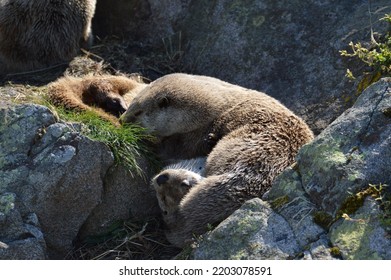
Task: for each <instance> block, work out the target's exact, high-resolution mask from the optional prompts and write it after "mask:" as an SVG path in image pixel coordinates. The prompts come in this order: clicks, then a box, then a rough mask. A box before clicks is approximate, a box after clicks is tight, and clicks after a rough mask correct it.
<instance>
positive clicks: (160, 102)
mask: <svg viewBox="0 0 391 280" xmlns="http://www.w3.org/2000/svg"><path fill="white" fill-rule="evenodd" d="M170 103H171V102H170V99H169V98H168V97H167V96H163V97H161V98H159V100H158V102H157V106H158V107H159V108H160V109H163V108H167V107H168V106H169V105H170Z"/></svg>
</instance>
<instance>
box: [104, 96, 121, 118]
mask: <svg viewBox="0 0 391 280" xmlns="http://www.w3.org/2000/svg"><path fill="white" fill-rule="evenodd" d="M102 108H103V110H105V111H106V112H107V113H109V114H112V115H114V116H116V117H120V116H121V115H122V114H123V113H125V111H126V109H127V106H126V103H125V100H124V99H123V98H121V97H107V98H106V99H105V100H104V101H103V103H102Z"/></svg>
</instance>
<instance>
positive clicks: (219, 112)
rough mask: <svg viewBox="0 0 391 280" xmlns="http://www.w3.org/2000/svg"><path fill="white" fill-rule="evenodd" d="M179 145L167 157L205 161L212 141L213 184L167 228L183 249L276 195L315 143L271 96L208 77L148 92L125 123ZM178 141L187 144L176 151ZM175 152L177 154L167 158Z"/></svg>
mask: <svg viewBox="0 0 391 280" xmlns="http://www.w3.org/2000/svg"><path fill="white" fill-rule="evenodd" d="M121 119H122V121H123V122H136V123H139V124H141V125H142V126H144V127H145V128H146V129H147V130H149V131H150V132H151V133H154V134H155V135H156V136H157V137H158V138H160V139H161V141H165V143H166V144H167V143H171V145H165V146H162V147H161V148H162V149H163V151H161V154H163V155H166V156H167V155H168V156H172V157H174V158H176V157H177V158H178V157H179V158H181V155H183V154H185V157H189V156H193V157H195V156H200V154H201V155H202V154H203V153H208V152H209V151H207V149H206V150H205V149H204V147H205V146H204V145H205V139H207V138H208V137H210V136H212V139H213V141H216V144H215V146H214V147H213V145H211V146H210V149H211V151H210V153H209V154H208V157H207V162H206V167H205V178H204V179H203V180H201V181H199V182H198V183H197V184H196V185H195V186H193V187H192V188H190V190H189V191H188V193H186V194H185V196H184V197H183V199H181V201H180V204H179V207H178V209H177V210H176V211H174V213H172V214H170V215H167V217H166V218H165V221H166V223H167V225H168V228H169V230H168V231H167V232H166V235H167V238H168V240H169V241H170V242H171V243H173V244H174V245H176V246H179V247H182V246H183V245H184V244H185V243H186V242H188V241H189V240H191V239H192V237H193V235H194V234H201V233H203V232H205V231H206V230H207V225H208V224H216V223H218V222H220V221H222V220H223V219H225V218H226V217H228V216H229V215H230V214H232V212H233V211H235V210H236V209H238V208H239V207H240V206H241V205H242V204H243V202H244V201H246V200H248V199H250V198H253V197H258V196H261V195H262V194H264V193H265V192H266V191H267V190H269V189H270V186H271V184H272V181H273V180H274V178H275V177H276V176H277V175H278V174H280V173H281V172H282V171H283V170H284V169H285V168H286V167H288V166H289V165H291V164H292V163H293V162H294V160H295V156H296V154H297V152H298V150H299V149H300V147H301V146H302V145H304V144H305V143H308V142H309V141H311V140H312V139H313V133H312V131H311V130H310V129H309V127H308V126H307V125H306V123H305V122H304V121H303V120H302V119H301V118H300V117H298V116H296V115H295V114H294V113H293V112H291V111H290V110H289V109H287V108H286V107H285V106H283V105H282V104H281V103H280V102H278V101H277V100H275V99H274V98H272V97H270V96H268V95H266V94H265V93H262V92H258V91H255V90H249V89H246V88H243V87H240V86H236V85H232V84H229V83H226V82H223V81H220V80H218V79H214V78H211V77H205V76H195V75H186V74H171V75H167V76H164V77H162V78H160V79H158V80H156V81H154V82H153V83H151V84H150V85H149V86H148V87H146V88H145V89H144V90H143V91H141V92H140V93H138V94H137V96H136V97H135V98H134V99H133V101H132V102H131V104H130V106H129V108H128V110H127V111H126V112H125V114H124V115H123V116H122V117H121ZM178 139H179V140H181V141H184V143H183V144H182V145H176V143H177V142H178ZM166 147H169V149H170V153H167V152H166V151H164V149H166Z"/></svg>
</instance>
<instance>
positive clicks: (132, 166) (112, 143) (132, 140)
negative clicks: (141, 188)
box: [55, 107, 157, 176]
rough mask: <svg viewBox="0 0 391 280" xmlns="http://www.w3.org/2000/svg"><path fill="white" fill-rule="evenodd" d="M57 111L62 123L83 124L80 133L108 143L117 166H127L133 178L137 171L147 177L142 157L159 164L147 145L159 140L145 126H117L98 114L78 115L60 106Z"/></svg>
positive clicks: (90, 112)
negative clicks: (141, 166) (141, 164)
mask: <svg viewBox="0 0 391 280" xmlns="http://www.w3.org/2000/svg"><path fill="white" fill-rule="evenodd" d="M55 110H56V112H57V114H58V116H59V118H60V119H62V120H65V121H69V122H78V123H82V124H83V125H82V127H81V131H80V132H81V133H82V134H83V135H85V136H87V137H88V138H90V139H92V140H95V141H99V142H102V143H104V144H106V145H107V146H108V147H109V148H110V150H111V151H112V153H113V155H114V160H115V163H116V164H121V165H123V166H124V167H125V168H126V169H127V170H128V171H129V172H130V173H131V174H132V175H134V172H135V173H136V174H137V175H139V176H143V170H142V169H141V168H140V166H139V165H138V161H137V160H138V158H140V157H141V156H146V157H147V159H148V160H150V161H151V163H155V164H157V160H156V158H155V156H154V155H153V153H152V152H151V151H150V150H149V149H148V147H147V143H148V142H153V141H155V139H154V137H153V136H151V135H149V134H148V133H146V130H145V129H144V128H143V127H141V126H138V125H135V124H126V125H123V126H119V127H117V126H115V125H113V124H112V123H111V122H109V121H107V120H104V119H102V118H101V117H100V116H99V115H98V114H96V113H95V112H94V111H82V112H76V111H71V110H67V109H65V108H62V107H56V108H55Z"/></svg>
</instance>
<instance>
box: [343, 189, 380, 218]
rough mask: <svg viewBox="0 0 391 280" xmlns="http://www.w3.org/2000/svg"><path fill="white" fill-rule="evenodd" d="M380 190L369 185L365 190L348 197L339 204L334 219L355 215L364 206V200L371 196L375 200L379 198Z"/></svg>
mask: <svg viewBox="0 0 391 280" xmlns="http://www.w3.org/2000/svg"><path fill="white" fill-rule="evenodd" d="M381 192H382V190H381V189H379V188H378V187H377V186H375V185H370V186H369V187H368V188H367V189H365V190H363V191H360V192H358V193H356V194H353V195H350V196H349V197H347V198H346V199H345V201H344V202H343V203H342V204H341V207H340V209H339V210H338V211H337V215H336V218H337V219H338V218H340V217H342V215H343V214H348V215H351V214H353V213H355V212H356V211H357V210H358V209H359V208H360V207H362V206H363V205H364V201H365V198H366V197H368V196H372V197H374V198H375V199H376V198H378V197H380V196H381Z"/></svg>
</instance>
